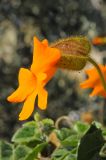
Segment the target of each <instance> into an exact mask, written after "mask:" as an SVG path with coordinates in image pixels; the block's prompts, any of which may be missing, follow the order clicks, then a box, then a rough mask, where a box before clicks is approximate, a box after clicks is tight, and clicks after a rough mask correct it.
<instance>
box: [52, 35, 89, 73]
mask: <svg viewBox="0 0 106 160" xmlns="http://www.w3.org/2000/svg"><path fill="white" fill-rule="evenodd" d="M51 47H55V48H57V49H59V50H60V51H61V58H60V60H59V62H58V64H57V65H58V67H60V68H64V69H70V70H81V69H83V68H84V67H85V65H86V62H87V61H88V56H89V53H90V49H91V45H90V43H89V41H88V39H87V38H86V37H81V36H80V37H70V38H66V39H61V40H59V41H57V42H55V43H52V44H51Z"/></svg>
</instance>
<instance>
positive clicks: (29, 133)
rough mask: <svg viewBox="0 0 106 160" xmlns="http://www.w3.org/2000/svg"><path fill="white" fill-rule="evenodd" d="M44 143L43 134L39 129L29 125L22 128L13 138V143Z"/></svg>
mask: <svg viewBox="0 0 106 160" xmlns="http://www.w3.org/2000/svg"><path fill="white" fill-rule="evenodd" d="M34 140H36V141H42V134H41V132H40V130H39V129H38V128H36V127H35V126H33V125H28V126H24V127H22V128H20V129H19V130H18V131H17V132H16V133H15V134H14V135H13V137H12V142H15V143H28V142H31V141H34Z"/></svg>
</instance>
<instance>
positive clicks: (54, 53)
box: [31, 37, 60, 75]
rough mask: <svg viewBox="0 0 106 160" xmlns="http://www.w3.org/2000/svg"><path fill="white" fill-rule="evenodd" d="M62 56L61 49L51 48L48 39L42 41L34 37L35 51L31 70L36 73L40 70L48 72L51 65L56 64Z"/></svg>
mask: <svg viewBox="0 0 106 160" xmlns="http://www.w3.org/2000/svg"><path fill="white" fill-rule="evenodd" d="M59 58H60V51H59V50H58V49H56V48H50V47H49V46H48V42H47V40H44V41H43V42H40V41H39V40H38V39H37V38H36V37H34V52H33V62H32V65H31V71H32V72H33V73H34V74H35V75H36V74H37V73H39V72H43V73H44V72H46V71H47V70H48V69H50V67H51V66H53V65H55V64H56V63H57V61H58V60H59Z"/></svg>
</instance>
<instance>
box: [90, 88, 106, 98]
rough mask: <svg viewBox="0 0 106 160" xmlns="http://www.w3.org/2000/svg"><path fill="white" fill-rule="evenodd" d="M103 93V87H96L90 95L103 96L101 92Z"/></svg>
mask: <svg viewBox="0 0 106 160" xmlns="http://www.w3.org/2000/svg"><path fill="white" fill-rule="evenodd" d="M102 91H103V87H102V86H96V87H95V88H94V89H93V91H92V93H91V94H90V96H96V95H101V92H102Z"/></svg>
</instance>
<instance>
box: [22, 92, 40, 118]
mask: <svg viewBox="0 0 106 160" xmlns="http://www.w3.org/2000/svg"><path fill="white" fill-rule="evenodd" d="M36 96H37V90H35V91H34V92H33V93H32V94H31V95H30V96H28V97H27V99H26V100H25V102H24V105H23V108H22V111H21V113H20V114H19V120H26V119H28V118H29V117H30V115H31V114H32V112H33V110H34V103H35V99H36Z"/></svg>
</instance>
